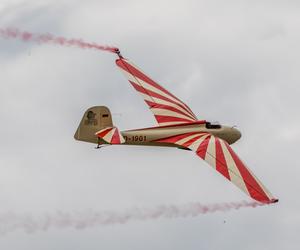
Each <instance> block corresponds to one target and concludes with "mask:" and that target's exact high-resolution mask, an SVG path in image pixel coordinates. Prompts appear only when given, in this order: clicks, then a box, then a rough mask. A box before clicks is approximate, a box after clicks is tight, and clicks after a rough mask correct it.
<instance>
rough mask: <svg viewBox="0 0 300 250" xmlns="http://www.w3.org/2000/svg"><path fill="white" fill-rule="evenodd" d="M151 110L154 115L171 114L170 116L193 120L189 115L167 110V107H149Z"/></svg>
mask: <svg viewBox="0 0 300 250" xmlns="http://www.w3.org/2000/svg"><path fill="white" fill-rule="evenodd" d="M151 110H152V111H153V113H154V114H155V115H162V116H171V117H177V118H183V119H187V120H189V121H191V122H193V121H194V120H192V119H191V118H190V117H188V116H185V115H182V114H180V113H177V112H174V111H171V110H168V109H161V108H151Z"/></svg>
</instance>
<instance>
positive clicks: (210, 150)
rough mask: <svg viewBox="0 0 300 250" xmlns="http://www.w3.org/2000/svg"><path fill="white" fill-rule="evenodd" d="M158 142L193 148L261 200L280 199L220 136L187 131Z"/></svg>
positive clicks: (265, 201) (264, 201)
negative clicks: (274, 195)
mask: <svg viewBox="0 0 300 250" xmlns="http://www.w3.org/2000/svg"><path fill="white" fill-rule="evenodd" d="M157 142H168V143H174V144H176V145H179V146H181V147H185V148H189V149H191V150H193V151H194V152H195V153H196V154H197V155H198V156H199V157H200V158H202V159H203V160H204V161H206V162H207V163H208V164H209V165H210V166H211V167H213V168H214V169H215V170H217V171H218V172H219V173H220V174H222V175H223V176H224V177H225V178H227V179H228V180H229V181H231V182H232V183H233V184H235V185H236V186H237V187H238V188H240V189H241V190H242V191H243V192H245V193H246V194H247V195H249V196H250V197H252V198H253V199H255V200H257V201H259V202H262V203H273V202H277V201H278V200H277V199H275V198H274V197H273V196H272V195H271V193H270V192H269V191H268V190H267V189H266V187H264V185H263V184H262V183H261V182H260V181H259V180H258V179H257V177H256V176H255V175H254V174H253V173H252V172H251V171H250V170H249V169H248V168H247V166H246V165H245V164H244V163H243V162H242V160H241V159H240V158H239V157H238V156H237V154H236V153H235V152H234V151H233V150H232V148H231V147H230V146H229V144H228V143H227V142H226V141H224V140H222V139H220V138H218V137H215V136H213V135H211V134H209V133H186V134H181V135H176V136H173V137H169V138H165V139H161V140H158V141H157Z"/></svg>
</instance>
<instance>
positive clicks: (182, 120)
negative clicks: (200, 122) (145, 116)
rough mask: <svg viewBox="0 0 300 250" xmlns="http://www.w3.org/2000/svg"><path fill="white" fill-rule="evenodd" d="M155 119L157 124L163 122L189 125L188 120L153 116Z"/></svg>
mask: <svg viewBox="0 0 300 250" xmlns="http://www.w3.org/2000/svg"><path fill="white" fill-rule="evenodd" d="M154 116H155V119H156V120H157V122H158V123H164V122H186V123H189V122H190V120H187V119H184V118H179V117H174V116H165V115H154Z"/></svg>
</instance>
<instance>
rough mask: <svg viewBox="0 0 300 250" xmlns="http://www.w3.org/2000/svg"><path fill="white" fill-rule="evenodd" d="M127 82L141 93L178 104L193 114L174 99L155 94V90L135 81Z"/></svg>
mask: <svg viewBox="0 0 300 250" xmlns="http://www.w3.org/2000/svg"><path fill="white" fill-rule="evenodd" d="M129 82H130V83H131V84H132V86H133V87H134V88H135V89H136V90H137V91H138V92H141V93H143V94H146V95H148V96H150V97H155V98H158V99H161V100H164V101H167V102H170V103H173V104H176V105H178V106H179V107H181V108H183V109H184V110H185V111H186V112H188V113H189V114H190V115H192V116H194V115H193V114H191V112H190V111H189V110H188V109H187V108H186V107H185V106H183V105H182V104H181V103H178V102H175V101H173V100H171V99H169V98H167V97H165V96H162V95H160V94H157V93H155V92H153V91H151V90H148V89H145V88H143V87H142V86H140V85H138V84H136V83H135V82H132V81H129ZM194 120H196V118H194Z"/></svg>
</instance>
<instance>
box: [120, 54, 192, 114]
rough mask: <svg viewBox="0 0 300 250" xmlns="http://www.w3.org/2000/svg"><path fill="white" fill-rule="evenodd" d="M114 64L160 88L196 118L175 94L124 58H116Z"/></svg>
mask: <svg viewBox="0 0 300 250" xmlns="http://www.w3.org/2000/svg"><path fill="white" fill-rule="evenodd" d="M116 64H117V65H118V66H119V67H120V68H122V69H124V70H125V71H126V72H128V73H130V74H131V75H133V76H134V77H137V78H139V79H141V80H143V81H144V82H147V83H148V84H150V85H152V86H153V87H155V88H157V89H159V90H161V91H162V92H164V93H165V94H167V95H170V96H171V97H173V98H174V99H176V100H177V101H178V102H180V103H181V104H182V105H183V106H184V107H185V108H184V109H186V110H187V111H188V112H189V113H190V114H191V115H192V116H193V117H195V119H196V116H195V114H194V113H193V112H192V110H191V109H190V108H189V107H188V106H187V105H186V104H185V103H183V102H182V101H181V100H179V99H178V98H177V97H176V96H174V95H173V94H171V93H170V92H169V91H167V90H166V89H164V88H163V87H162V86H160V85H159V84H157V83H156V82H154V81H153V80H152V79H151V78H149V77H148V76H146V75H145V74H144V73H142V72H141V71H139V70H138V69H136V68H135V67H133V66H132V65H131V64H129V63H128V62H126V61H125V60H122V59H117V60H116Z"/></svg>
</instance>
